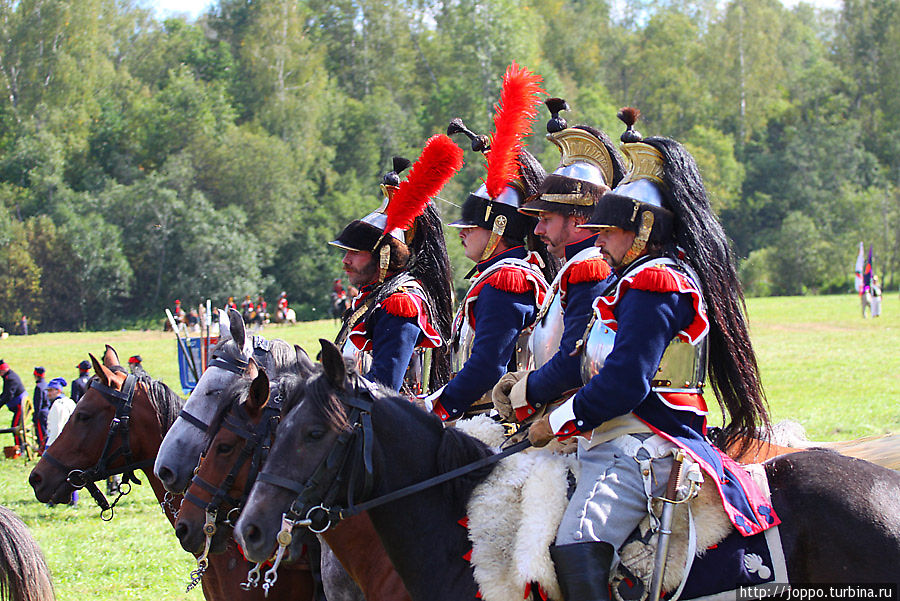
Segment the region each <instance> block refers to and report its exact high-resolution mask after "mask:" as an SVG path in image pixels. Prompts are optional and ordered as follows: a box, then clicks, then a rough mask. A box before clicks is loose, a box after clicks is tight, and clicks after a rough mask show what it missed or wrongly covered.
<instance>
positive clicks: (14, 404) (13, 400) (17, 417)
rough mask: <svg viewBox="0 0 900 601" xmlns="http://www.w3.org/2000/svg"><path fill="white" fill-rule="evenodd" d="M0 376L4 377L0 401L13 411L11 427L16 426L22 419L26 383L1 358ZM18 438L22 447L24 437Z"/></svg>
mask: <svg viewBox="0 0 900 601" xmlns="http://www.w3.org/2000/svg"><path fill="white" fill-rule="evenodd" d="M0 377H2V378H3V392H2V393H0V403H2V404H4V405H6V408H7V409H9V410H10V411H12V413H13V418H12V423H11V424H10V427H11V428H15V427H16V426H18V425H19V422H21V421H22V401H24V400H25V394H26V392H25V385H24V384H22V378H20V377H19V374H17V373H16V372H14V371H13V370H12V369H10V367H9V364H8V363H7V362H6V361H4V360H3V359H0ZM15 438H16V446H17V447H19V448H21V447H22V439H20V438H19V437H18V436H16V437H15Z"/></svg>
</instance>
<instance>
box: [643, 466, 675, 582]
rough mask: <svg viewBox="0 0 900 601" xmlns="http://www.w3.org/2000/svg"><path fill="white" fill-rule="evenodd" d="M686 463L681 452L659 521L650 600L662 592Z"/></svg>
mask: <svg viewBox="0 0 900 601" xmlns="http://www.w3.org/2000/svg"><path fill="white" fill-rule="evenodd" d="M683 461H684V451H681V450H679V451H678V453H677V454H676V455H675V461H674V462H673V463H672V472H671V473H670V474H669V484H668V486H667V487H666V495H665V496H664V497H663V498H662V502H663V508H662V516H661V517H660V519H659V539H658V540H657V546H656V562H655V564H654V565H653V578H652V579H651V581H650V595H649V596H648V597H647V598H648V599H659V596H660V591H661V590H662V583H663V576H664V575H665V571H666V556H667V555H668V554H669V536H670V535H671V534H672V514H673V513H675V503H677V502H678V498H677V497H678V487H679V486H680V484H681V464H682V462H683Z"/></svg>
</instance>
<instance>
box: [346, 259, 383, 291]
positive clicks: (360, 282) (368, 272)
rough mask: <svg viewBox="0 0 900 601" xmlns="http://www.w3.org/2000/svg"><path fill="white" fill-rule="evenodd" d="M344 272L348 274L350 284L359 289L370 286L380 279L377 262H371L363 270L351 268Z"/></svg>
mask: <svg viewBox="0 0 900 601" xmlns="http://www.w3.org/2000/svg"><path fill="white" fill-rule="evenodd" d="M344 271H345V272H346V273H347V279H348V280H350V283H351V284H352V285H354V286H356V287H357V288H359V287H360V286H365V285H366V284H370V283H372V282H374V281H375V280H376V279H377V278H378V266H377V265H376V264H375V261H370V262H369V263H367V264H366V266H365V267H364V268H363V269H361V270H356V269H352V268H350V269H345V270H344Z"/></svg>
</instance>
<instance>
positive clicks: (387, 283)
mask: <svg viewBox="0 0 900 601" xmlns="http://www.w3.org/2000/svg"><path fill="white" fill-rule="evenodd" d="M393 166H394V170H393V171H391V172H390V173H388V174H387V175H385V176H384V180H383V183H382V191H383V193H384V196H385V200H384V203H383V204H382V205H381V207H380V208H379V209H378V210H377V211H375V212H373V213H370V214H369V215H366V216H365V217H363V218H362V219H358V220H355V221H352V222H351V223H349V224H348V225H347V226H346V227H345V228H344V230H343V231H342V232H341V233H340V235H339V236H338V237H337V239H335V240H333V241H332V242H330V244H331V245H333V246H336V247H338V248H341V249H343V250H344V251H345V254H344V259H343V266H344V271H345V272H346V274H347V277H348V279H349V280H350V284H351V285H353V286H356V287H358V288H359V294H357V295H356V296H355V297H354V298H353V301H352V303H351V309H350V311H349V312H348V314H347V315H346V317H345V319H344V323H343V325H342V327H341V331H340V332H339V333H338V336H337V338H336V340H335V342H336V344H337V345H338V347H339V348H342V350H343V352H344V354H345V355H346V356H348V357H353V358H355V359H356V360H357V361H358V367H359V370H360V372H361V373H363V374H366V375H367V377H368V378H369V379H371V380H374V381H377V382H380V383H382V384H384V385H385V386H387V387H388V388H392V389H393V390H397V391H400V392H403V393H404V394H407V395H410V396H412V395H416V394H421V393H424V392H427V391H428V390H431V389H436V388H439V387H440V386H442V385H443V384H445V383H446V382H447V380H448V378H449V374H450V362H449V352H448V349H447V345H446V341H447V340H448V338H449V335H450V314H451V300H450V289H451V280H450V261H449V259H448V257H447V248H446V244H445V242H444V233H443V228H442V227H441V220H440V215H439V214H438V212H437V209H436V208H435V207H434V205H433V204H432V203H431V198H432V197H433V196H435V195H436V194H437V193H438V192H439V191H440V190H441V188H442V187H443V186H444V184H446V183H447V181H449V180H450V178H451V177H452V176H453V175H454V174H455V173H456V172H457V171H458V170H459V169H460V168H461V167H462V149H460V148H459V147H458V146H456V145H455V144H454V143H453V142H452V141H451V140H450V139H449V138H448V137H447V136H434V137H432V138H430V139H429V140H428V143H427V144H426V145H425V148H424V150H423V151H422V155H421V156H420V157H419V159H418V160H417V161H416V163H415V165H413V167H412V170H411V172H410V175H409V177H408V179H407V180H406V181H404V182H401V181H400V176H399V174H400V172H402V171H403V170H404V169H405V168H406V167H408V166H409V161H408V160H406V159H402V158H399V157H395V158H394V165H393ZM426 349H430V351H429V352H430V354H431V360H430V361H428V360H426V357H425V354H426V352H425V351H426Z"/></svg>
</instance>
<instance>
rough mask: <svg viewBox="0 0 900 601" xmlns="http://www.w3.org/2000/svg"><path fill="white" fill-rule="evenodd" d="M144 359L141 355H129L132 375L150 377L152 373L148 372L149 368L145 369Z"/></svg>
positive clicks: (129, 366) (129, 367)
mask: <svg viewBox="0 0 900 601" xmlns="http://www.w3.org/2000/svg"><path fill="white" fill-rule="evenodd" d="M143 361H144V360H143V359H141V356H140V355H132V356H131V357H128V370H129V371H131V373H132V375H135V376H138V377H141V376H146V377H148V378H149V377H150V374H148V373H147V370H146V369H144V364H143Z"/></svg>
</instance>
